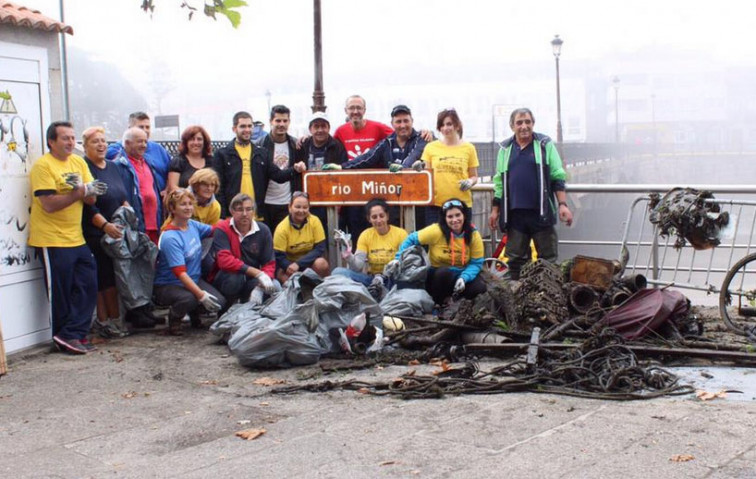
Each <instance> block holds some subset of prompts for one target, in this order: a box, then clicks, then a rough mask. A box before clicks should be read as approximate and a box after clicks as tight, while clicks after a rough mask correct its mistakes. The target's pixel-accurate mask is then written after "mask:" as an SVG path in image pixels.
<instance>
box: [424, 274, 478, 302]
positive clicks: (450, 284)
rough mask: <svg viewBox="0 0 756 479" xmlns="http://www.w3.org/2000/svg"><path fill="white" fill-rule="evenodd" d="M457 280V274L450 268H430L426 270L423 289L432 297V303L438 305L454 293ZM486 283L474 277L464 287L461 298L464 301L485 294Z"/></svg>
mask: <svg viewBox="0 0 756 479" xmlns="http://www.w3.org/2000/svg"><path fill="white" fill-rule="evenodd" d="M457 278H459V272H457V271H455V270H453V269H451V268H446V267H444V268H431V269H430V270H428V277H427V279H426V280H425V289H426V290H427V291H428V293H430V295H431V296H432V297H433V302H435V303H436V304H438V305H441V304H443V302H444V300H445V299H446V298H448V297H449V296H451V295H452V294H453V293H454V283H456V282H457ZM485 291H486V283H485V282H484V281H483V279H482V278H481V277H480V275H478V276H476V277H475V279H474V280H472V281H471V282H470V283H467V284H466V285H465V290H464V291H463V292H462V297H463V298H465V299H474V298H475V297H476V296H477V295H479V294H480V293H485Z"/></svg>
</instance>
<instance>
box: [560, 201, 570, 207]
mask: <svg viewBox="0 0 756 479" xmlns="http://www.w3.org/2000/svg"><path fill="white" fill-rule="evenodd" d="M559 206H567V202H566V201H560V202H559ZM567 207H568V208H569V206H567Z"/></svg>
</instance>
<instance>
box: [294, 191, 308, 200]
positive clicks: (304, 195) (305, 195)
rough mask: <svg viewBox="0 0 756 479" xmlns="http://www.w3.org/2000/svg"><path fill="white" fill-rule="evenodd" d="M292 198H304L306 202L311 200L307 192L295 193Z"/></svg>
mask: <svg viewBox="0 0 756 479" xmlns="http://www.w3.org/2000/svg"><path fill="white" fill-rule="evenodd" d="M291 197H292V198H304V199H306V200H309V199H310V195H308V194H307V192H305V191H295V192H294V193H292V194H291Z"/></svg>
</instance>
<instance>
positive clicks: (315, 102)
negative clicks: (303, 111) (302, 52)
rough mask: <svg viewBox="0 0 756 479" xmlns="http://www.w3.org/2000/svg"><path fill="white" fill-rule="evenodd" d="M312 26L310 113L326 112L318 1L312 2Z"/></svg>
mask: <svg viewBox="0 0 756 479" xmlns="http://www.w3.org/2000/svg"><path fill="white" fill-rule="evenodd" d="M312 12H313V24H314V27H315V42H314V43H315V91H313V92H312V112H313V113H315V112H316V111H326V106H325V93H324V92H323V44H322V42H321V34H320V0H313V2H312Z"/></svg>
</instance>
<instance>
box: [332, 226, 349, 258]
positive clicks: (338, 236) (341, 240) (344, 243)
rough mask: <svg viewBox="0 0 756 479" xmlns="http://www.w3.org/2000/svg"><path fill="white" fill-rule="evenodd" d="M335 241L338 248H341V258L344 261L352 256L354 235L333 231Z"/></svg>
mask: <svg viewBox="0 0 756 479" xmlns="http://www.w3.org/2000/svg"><path fill="white" fill-rule="evenodd" d="M333 239H334V240H335V241H336V245H337V246H341V248H342V251H341V257H342V258H344V259H347V258H349V257H350V256H352V235H351V234H349V233H344V232H343V231H341V230H338V229H337V230H334V231H333Z"/></svg>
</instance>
